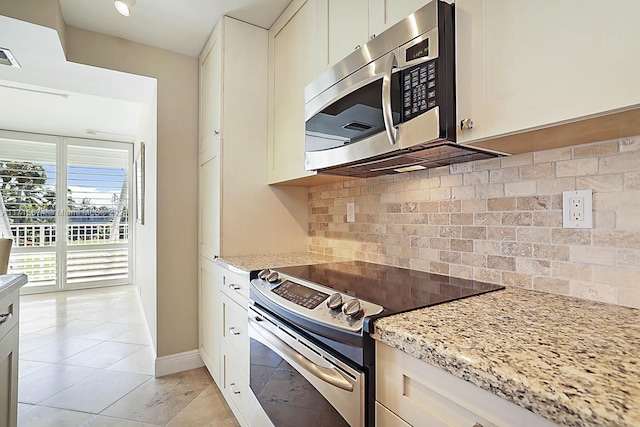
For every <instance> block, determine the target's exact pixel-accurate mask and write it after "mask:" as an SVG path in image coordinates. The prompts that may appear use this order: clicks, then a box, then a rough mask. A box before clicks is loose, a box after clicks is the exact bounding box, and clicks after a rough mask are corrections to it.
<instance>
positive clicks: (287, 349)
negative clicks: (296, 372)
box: [249, 316, 353, 392]
mask: <svg viewBox="0 0 640 427" xmlns="http://www.w3.org/2000/svg"><path fill="white" fill-rule="evenodd" d="M259 321H260V320H259V317H256V319H253V318H252V317H251V316H250V317H249V326H251V327H252V328H253V330H254V331H256V332H257V333H258V334H260V335H261V336H262V338H264V339H265V340H267V341H268V343H269V344H270V345H272V346H273V347H274V348H275V349H276V350H278V351H279V352H280V353H282V354H283V355H285V356H286V357H288V358H289V359H291V360H293V361H295V362H296V363H298V364H299V365H300V366H301V367H303V368H304V369H305V370H307V371H308V372H309V373H311V374H313V375H315V376H316V377H318V378H319V379H321V380H322V381H324V382H326V383H329V384H331V385H332V386H334V387H338V388H340V389H342V390H345V391H349V392H352V391H353V384H351V383H350V382H349V381H347V379H346V378H345V377H344V376H343V375H342V374H341V373H340V372H339V371H338V370H337V369H331V368H324V367H322V366H318V365H316V364H315V363H313V362H312V361H311V360H309V359H307V358H306V357H304V356H303V355H302V354H300V353H298V352H297V351H296V350H294V349H293V348H292V347H291V346H289V345H288V344H287V343H285V342H284V341H282V340H281V339H280V338H278V337H277V336H276V335H274V334H273V332H271V331H269V330H267V329H265V328H263V327H262V326H260V325H258V322H259Z"/></svg>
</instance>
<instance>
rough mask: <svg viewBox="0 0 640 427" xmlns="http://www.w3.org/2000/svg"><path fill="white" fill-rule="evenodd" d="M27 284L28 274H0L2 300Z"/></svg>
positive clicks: (0, 297) (0, 295) (0, 296)
mask: <svg viewBox="0 0 640 427" xmlns="http://www.w3.org/2000/svg"><path fill="white" fill-rule="evenodd" d="M26 284H27V275H26V274H2V275H0V300H1V299H3V298H4V297H6V296H8V295H10V294H12V293H13V292H14V291H15V290H16V289H20V288H21V287H23V286H24V285H26Z"/></svg>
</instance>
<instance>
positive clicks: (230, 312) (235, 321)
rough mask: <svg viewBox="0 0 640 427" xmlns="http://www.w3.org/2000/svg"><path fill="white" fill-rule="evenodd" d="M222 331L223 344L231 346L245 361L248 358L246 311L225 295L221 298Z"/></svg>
mask: <svg viewBox="0 0 640 427" xmlns="http://www.w3.org/2000/svg"><path fill="white" fill-rule="evenodd" d="M222 316H223V322H222V326H223V330H222V336H223V339H224V341H225V342H227V343H228V344H229V345H231V346H232V347H233V348H234V349H235V350H236V351H237V352H238V353H240V356H242V357H243V358H244V359H245V360H248V358H249V335H248V334H247V332H248V330H247V328H248V324H249V323H248V320H247V310H246V309H244V308H243V307H241V306H239V305H238V304H236V303H235V302H234V301H232V300H231V298H229V297H228V296H226V295H223V296H222Z"/></svg>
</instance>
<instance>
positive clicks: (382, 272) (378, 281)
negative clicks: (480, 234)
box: [249, 261, 503, 427]
mask: <svg viewBox="0 0 640 427" xmlns="http://www.w3.org/2000/svg"><path fill="white" fill-rule="evenodd" d="M251 277H252V280H251V287H250V298H251V301H252V305H251V306H250V307H249V326H250V328H249V334H250V337H251V347H250V365H251V370H250V386H251V390H252V392H253V394H254V395H255V397H256V399H257V401H258V402H259V406H260V407H261V408H260V412H262V414H261V415H262V419H263V422H262V423H258V424H265V425H269V424H273V425H275V426H276V427H281V426H288V425H296V426H299V425H309V426H316V425H317V426H320V425H331V426H340V425H345V426H348V425H350V426H373V425H374V424H373V423H374V419H373V418H374V416H373V414H374V412H373V405H374V401H375V395H374V390H375V387H374V384H373V381H374V360H375V350H374V348H375V347H374V341H373V339H372V338H371V337H370V335H369V333H371V332H373V322H374V320H376V319H378V318H380V317H383V316H388V315H391V314H396V313H400V312H403V311H409V310H414V309H417V308H421V307H427V306H431V305H435V304H440V303H445V302H448V301H452V300H456V299H461V298H466V297H470V296H473V295H478V294H482V293H486V292H491V291H495V290H499V289H503V287H502V286H499V285H493V284H489V283H482V282H476V281H473V280H466V279H458V278H451V277H447V276H441V275H437V274H431V273H425V272H420V271H413V270H409V269H404V268H398V267H391V266H385V265H379V264H371V263H367V262H362V261H347V262H336V263H326V264H317V265H304V266H296V267H283V268H274V269H271V270H263V271H260V272H252V276H251Z"/></svg>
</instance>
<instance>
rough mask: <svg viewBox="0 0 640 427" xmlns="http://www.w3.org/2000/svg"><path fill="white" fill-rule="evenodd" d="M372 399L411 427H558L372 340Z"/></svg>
mask: <svg viewBox="0 0 640 427" xmlns="http://www.w3.org/2000/svg"><path fill="white" fill-rule="evenodd" d="M376 400H377V401H379V402H380V403H381V404H382V405H384V406H386V407H387V408H389V410H391V411H392V412H393V413H395V414H397V415H398V416H399V417H401V418H402V419H404V420H405V421H407V422H408V423H409V424H410V425H413V426H420V425H428V426H433V427H436V426H438V427H440V426H442V427H444V426H450V427H457V426H473V425H476V424H479V425H481V426H483V427H490V426H500V427H511V426H514V425H526V426H530V427H534V426H535V427H550V426H555V425H556V424H554V423H552V422H551V421H549V420H547V419H545V418H543V417H541V416H540V415H537V414H534V413H533V412H530V411H528V410H526V409H524V408H522V407H521V406H518V405H516V404H514V403H511V402H509V401H507V400H505V399H502V398H500V397H498V396H497V395H495V394H493V393H490V392H488V391H486V390H483V389H481V388H480V387H477V386H476V385H474V384H472V383H470V382H467V381H464V380H462V379H460V378H458V377H455V376H454V375H452V374H449V373H448V372H446V371H444V370H442V369H440V368H437V367H435V366H433V365H431V364H429V363H426V362H424V361H421V360H418V359H416V358H414V357H412V356H410V355H408V354H407V353H405V352H403V351H400V350H397V349H395V348H392V347H390V346H388V345H386V344H382V343H381V342H379V341H376Z"/></svg>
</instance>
